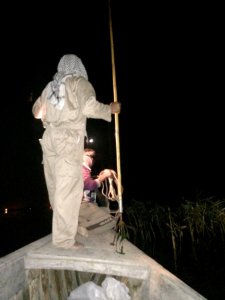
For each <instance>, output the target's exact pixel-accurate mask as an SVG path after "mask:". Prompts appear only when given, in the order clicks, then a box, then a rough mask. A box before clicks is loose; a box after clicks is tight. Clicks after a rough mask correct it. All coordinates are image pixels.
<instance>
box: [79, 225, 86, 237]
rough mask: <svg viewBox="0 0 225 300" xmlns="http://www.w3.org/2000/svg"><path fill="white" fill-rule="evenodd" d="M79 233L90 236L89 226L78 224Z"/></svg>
mask: <svg viewBox="0 0 225 300" xmlns="http://www.w3.org/2000/svg"><path fill="white" fill-rule="evenodd" d="M77 233H78V234H80V235H82V236H84V237H86V238H87V237H88V230H87V228H85V227H83V226H78V228H77Z"/></svg>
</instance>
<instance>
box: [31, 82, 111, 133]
mask: <svg viewBox="0 0 225 300" xmlns="http://www.w3.org/2000/svg"><path fill="white" fill-rule="evenodd" d="M49 89H50V83H49V84H48V85H47V86H46V87H45V89H44V90H43V92H42V94H41V96H40V97H39V98H38V99H37V100H36V102H35V103H34V105H33V108H32V112H33V115H34V117H35V118H37V119H42V122H43V125H44V127H45V128H47V127H48V126H52V127H63V128H70V129H77V130H82V131H83V133H84V134H86V120H87V118H94V119H103V120H105V121H108V122H110V121H111V107H110V105H107V104H103V103H100V102H98V101H97V100H96V94H95V91H94V88H93V86H92V85H91V83H90V82H89V81H88V80H86V79H85V78H83V77H68V78H67V79H66V81H65V99H66V101H65V105H64V107H63V108H62V109H61V110H59V109H56V108H55V106H54V105H53V104H51V103H50V101H49V100H48V98H47V97H48V95H49Z"/></svg>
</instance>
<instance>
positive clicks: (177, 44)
mask: <svg viewBox="0 0 225 300" xmlns="http://www.w3.org/2000/svg"><path fill="white" fill-rule="evenodd" d="M80 2H82V3H79V4H76V1H75V2H74V6H71V7H70V6H69V4H68V3H67V4H63V5H60V6H59V7H57V6H56V7H54V9H53V10H51V11H49V10H48V11H47V10H46V7H45V6H41V5H40V4H38V6H35V4H34V3H33V4H32V6H30V7H27V8H26V13H24V14H23V16H21V14H17V15H16V16H15V15H12V14H11V13H9V12H10V9H9V10H7V9H6V11H5V13H6V15H7V16H8V18H7V22H6V23H4V24H1V25H2V26H1V29H2V31H3V33H2V42H1V45H2V46H1V47H2V82H1V83H2V85H1V92H2V97H1V98H2V101H1V102H2V107H1V111H2V122H1V124H2V130H1V136H2V143H1V152H0V153H1V161H0V163H1V166H2V168H1V170H2V174H1V175H2V180H1V182H2V188H1V191H0V195H1V204H2V203H11V202H14V201H17V202H26V201H28V202H29V203H30V204H32V201H36V199H39V198H41V197H42V192H41V190H44V188H43V184H44V183H43V176H42V169H41V167H40V161H41V153H40V148H39V145H38V138H40V137H41V133H42V128H41V125H40V123H39V121H36V120H34V119H33V117H32V115H31V106H32V102H29V101H28V100H29V95H30V94H31V93H32V96H33V100H34V99H35V98H36V97H37V96H38V95H39V93H40V92H41V90H42V88H44V86H45V85H46V83H47V82H48V81H50V80H51V78H52V76H53V75H54V73H55V71H56V66H57V63H58V60H59V59H60V57H61V56H62V55H63V54H65V53H75V54H77V55H78V56H80V58H81V59H82V60H83V63H84V65H85V66H86V69H87V71H88V74H89V79H90V81H91V82H92V84H93V86H94V87H95V89H96V93H97V98H98V99H99V101H101V102H104V103H109V102H110V101H111V99H112V98H113V95H112V77H111V72H112V71H111V54H110V40H109V23H108V1H103V0H100V1H80ZM122 4H123V6H122ZM148 5H149V4H148ZM204 5H205V4H204ZM14 9H15V11H16V9H17V8H16V7H14ZM216 14H217V12H216V11H215V9H214V8H212V7H206V6H200V5H199V6H196V5H195V6H191V4H189V6H188V5H187V4H183V5H181V6H179V7H177V6H174V7H172V6H167V7H166V6H160V5H159V6H158V7H153V6H152V7H151V6H150V7H147V1H143V2H142V1H140V2H138V5H137V4H131V3H130V1H115V0H112V20H113V31H114V46H115V48H114V50H115V60H116V74H117V92H118V99H119V101H120V102H121V103H122V112H121V114H120V142H121V166H122V183H123V185H124V191H125V197H127V198H128V199H129V198H130V197H132V198H141V199H143V200H146V199H148V200H155V199H159V200H161V199H168V200H169V201H173V200H174V199H180V198H181V197H182V196H184V197H189V196H193V194H194V193H195V192H196V191H203V192H205V193H206V194H207V193H208V194H214V195H215V194H217V195H218V196H221V195H222V196H224V195H225V186H224V183H223V182H224V167H225V159H224V150H225V149H224V145H223V144H224V142H223V136H224V124H223V123H224V122H223V120H224V116H223V109H222V105H223V103H222V99H224V93H222V92H221V87H222V80H221V79H222V76H221V72H220V64H221V61H220V59H221V53H220V51H221V37H220V31H221V29H220V28H221V24H220V17H219V16H217V15H216ZM22 23H23V24H22ZM10 28H11V29H10ZM6 29H7V30H6ZM88 130H89V133H90V135H92V134H93V135H94V134H96V135H97V134H98V139H99V141H100V144H99V145H98V146H97V150H98V151H99V153H98V154H99V158H102V159H103V160H102V163H101V166H103V167H108V165H107V163H108V164H110V166H111V165H113V160H115V151H114V140H113V135H114V132H113V123H112V124H111V125H109V124H105V122H103V121H90V122H88ZM110 134H111V136H109V135H110ZM105 145H106V146H105ZM107 157H109V161H108V162H107V159H106V158H107ZM103 162H104V163H105V165H103ZM34 199H35V200H34Z"/></svg>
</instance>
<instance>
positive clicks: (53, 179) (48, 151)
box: [32, 54, 120, 249]
mask: <svg viewBox="0 0 225 300" xmlns="http://www.w3.org/2000/svg"><path fill="white" fill-rule="evenodd" d="M32 112H33V115H34V117H35V118H37V119H42V122H43V126H44V128H45V131H44V133H43V137H42V139H41V140H40V143H41V146H42V151H43V164H44V174H45V180H46V185H47V189H48V194H49V201H50V204H51V207H52V209H53V219H52V243H53V245H54V246H56V247H62V248H66V249H69V248H74V249H77V248H80V247H81V246H82V244H80V243H79V242H78V241H77V240H76V235H77V227H78V216H79V210H80V205H81V201H82V196H83V187H84V182H83V176H82V162H83V150H84V138H85V136H86V121H87V118H95V119H103V120H105V121H108V122H110V121H111V114H115V113H119V112H120V103H118V102H113V103H111V104H110V105H106V104H103V103H100V102H98V101H97V100H96V94H95V90H94V88H93V86H92V85H91V83H90V82H89V81H88V76H87V72H86V69H85V67H84V65H83V63H82V61H81V59H80V58H79V57H77V56H76V55H74V54H67V55H64V56H63V57H62V58H61V59H60V61H59V63H58V67H57V73H56V74H55V75H54V77H53V80H52V81H51V82H49V83H48V84H47V86H46V87H45V88H44V90H43V91H42V93H41V95H40V97H39V98H38V99H37V100H36V101H35V103H34V105H33V108H32Z"/></svg>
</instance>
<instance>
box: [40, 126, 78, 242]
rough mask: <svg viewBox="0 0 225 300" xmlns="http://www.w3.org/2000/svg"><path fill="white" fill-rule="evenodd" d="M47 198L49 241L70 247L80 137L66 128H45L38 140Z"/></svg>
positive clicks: (75, 224) (75, 211)
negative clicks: (49, 228) (50, 228)
mask: <svg viewBox="0 0 225 300" xmlns="http://www.w3.org/2000/svg"><path fill="white" fill-rule="evenodd" d="M40 142H41V146H42V151H43V164H44V174H45V180H46V185H47V189H48V194H49V201H50V204H51V207H52V209H53V219H52V243H53V245H55V246H56V247H63V248H70V247H71V246H73V245H74V243H75V237H76V234H77V227H78V216H79V211H80V205H81V201H82V196H83V177H82V158H83V149H84V136H83V134H82V133H79V131H76V130H74V129H73V130H72V129H68V128H60V129H59V128H51V127H49V128H47V129H46V130H45V132H44V134H43V138H42V140H41V141H40Z"/></svg>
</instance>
